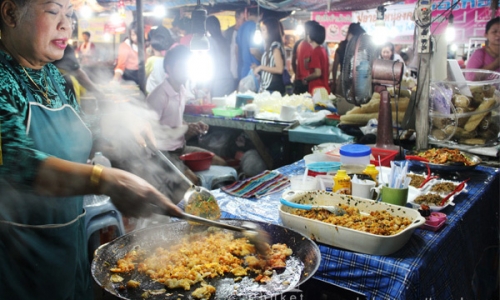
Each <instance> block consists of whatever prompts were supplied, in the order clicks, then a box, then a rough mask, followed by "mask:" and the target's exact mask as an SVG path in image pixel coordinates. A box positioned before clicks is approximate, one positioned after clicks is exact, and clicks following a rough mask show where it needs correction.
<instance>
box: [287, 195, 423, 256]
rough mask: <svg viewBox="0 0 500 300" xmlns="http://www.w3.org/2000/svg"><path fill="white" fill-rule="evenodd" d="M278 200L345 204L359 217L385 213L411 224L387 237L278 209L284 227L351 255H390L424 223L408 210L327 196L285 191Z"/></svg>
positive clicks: (348, 197) (339, 196) (337, 196)
mask: <svg viewBox="0 0 500 300" xmlns="http://www.w3.org/2000/svg"><path fill="white" fill-rule="evenodd" d="M282 197H283V198H284V199H285V200H288V201H291V202H296V203H300V204H312V205H338V204H346V205H349V206H355V207H356V208H358V209H359V211H360V213H361V214H370V212H372V211H377V210H389V212H390V214H391V215H393V216H400V217H407V218H409V219H411V220H412V224H411V225H410V226H408V227H407V228H405V229H404V230H403V231H401V232H398V233H397V234H395V235H391V236H382V235H375V234H371V233H367V232H363V231H358V230H354V229H350V228H346V227H341V226H336V225H333V224H329V223H325V222H321V221H318V220H312V219H308V218H304V217H301V216H298V215H295V214H292V213H291V211H292V210H293V208H290V207H287V206H284V205H280V208H279V212H280V217H281V220H282V221H283V225H284V226H286V227H289V228H292V229H295V230H297V231H299V232H301V233H302V234H304V235H306V236H308V237H310V238H313V239H314V240H316V241H318V242H320V243H323V244H327V245H330V246H334V247H339V248H343V249H346V250H351V251H355V252H361V253H366V254H373V255H388V254H391V253H394V252H396V251H398V250H399V249H401V248H402V247H403V246H404V245H405V244H406V242H408V240H409V239H410V237H411V235H412V234H413V232H414V231H415V229H416V228H417V227H420V226H421V225H423V224H424V223H425V218H424V217H422V216H421V215H420V213H419V212H418V211H417V210H414V209H411V208H407V207H404V206H398V205H392V204H388V203H383V202H375V201H373V200H368V199H363V198H358V197H352V196H347V195H340V194H334V193H331V192H325V191H309V192H298V191H285V192H284V193H283V194H282Z"/></svg>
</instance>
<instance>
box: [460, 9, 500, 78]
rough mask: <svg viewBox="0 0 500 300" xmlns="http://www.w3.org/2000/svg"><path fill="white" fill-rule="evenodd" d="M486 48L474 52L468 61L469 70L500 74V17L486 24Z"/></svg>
mask: <svg viewBox="0 0 500 300" xmlns="http://www.w3.org/2000/svg"><path fill="white" fill-rule="evenodd" d="M484 36H485V37H486V46H485V47H482V48H480V49H477V50H476V51H474V53H473V54H472V55H471V57H470V58H469V60H468V61H467V69H483V70H490V71H495V72H500V17H496V18H493V19H491V20H490V21H488V23H486V28H485V33H484Z"/></svg>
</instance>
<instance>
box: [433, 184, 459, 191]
mask: <svg viewBox="0 0 500 300" xmlns="http://www.w3.org/2000/svg"><path fill="white" fill-rule="evenodd" d="M456 187H457V186H456V185H455V184H454V183H453V182H439V183H436V184H434V185H432V187H431V192H436V193H442V194H449V193H451V192H453V191H454V190H455V188H456Z"/></svg>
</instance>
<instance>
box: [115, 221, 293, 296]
mask: <svg viewBox="0 0 500 300" xmlns="http://www.w3.org/2000/svg"><path fill="white" fill-rule="evenodd" d="M290 255H292V250H291V249H290V248H288V246H287V245H285V244H274V245H272V246H269V245H267V253H266V255H265V258H264V257H262V256H260V255H258V254H257V253H256V250H255V246H254V245H253V244H250V242H249V241H248V240H247V239H246V238H234V236H233V234H232V233H230V232H223V231H213V232H212V231H210V232H209V231H205V232H202V233H196V234H191V235H189V236H186V237H184V238H183V239H182V240H181V241H180V243H178V244H175V245H171V246H170V247H165V248H163V247H159V248H157V249H155V250H154V252H153V253H146V252H145V250H132V251H130V252H129V253H127V254H126V255H125V257H124V258H122V259H119V260H118V261H117V266H116V267H115V268H112V269H111V271H112V272H115V273H125V272H130V271H132V270H134V269H137V270H138V271H139V272H141V273H143V274H146V275H147V276H149V277H150V278H151V279H153V280H154V281H157V282H161V283H163V284H164V285H165V286H166V287H167V288H169V289H176V288H182V289H184V290H186V291H188V290H190V289H191V287H192V286H193V285H194V284H196V283H200V282H204V279H205V278H214V277H219V276H224V275H225V274H228V273H232V274H233V275H234V276H247V275H248V274H249V273H250V272H253V273H254V274H256V276H257V277H256V279H255V280H256V281H259V282H264V281H263V277H262V276H261V275H262V274H264V273H265V272H266V270H272V269H276V268H282V267H285V266H286V259H287V257H289V256H290ZM271 274H272V273H271ZM267 277H268V278H269V276H267ZM257 278H258V279H257ZM127 286H128V287H130V286H129V285H127ZM212 288H213V287H211V286H208V285H205V286H203V287H202V288H200V289H197V290H196V291H194V292H193V294H194V295H192V296H193V297H194V298H197V299H208V298H205V296H204V295H208V294H210V295H211V294H212V293H213V292H215V288H214V291H212ZM195 295H199V297H198V296H195Z"/></svg>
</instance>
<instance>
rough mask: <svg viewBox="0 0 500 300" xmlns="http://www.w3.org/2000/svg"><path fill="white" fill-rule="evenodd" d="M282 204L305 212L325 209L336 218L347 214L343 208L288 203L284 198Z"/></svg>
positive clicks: (281, 200)
mask: <svg viewBox="0 0 500 300" xmlns="http://www.w3.org/2000/svg"><path fill="white" fill-rule="evenodd" d="M280 202H281V204H283V205H286V206H288V207H293V208H297V209H304V210H311V209H325V210H327V211H329V212H331V213H332V214H334V215H336V216H343V215H344V214H345V210H344V209H343V208H341V207H338V206H325V205H308V204H298V203H295V202H290V201H287V200H285V199H283V198H281V199H280Z"/></svg>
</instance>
